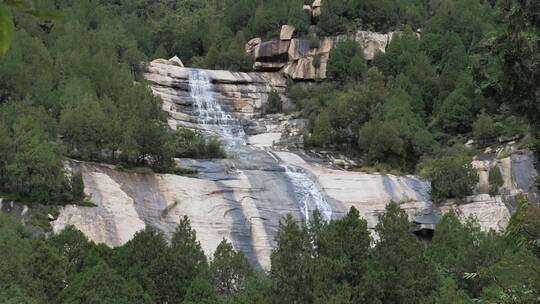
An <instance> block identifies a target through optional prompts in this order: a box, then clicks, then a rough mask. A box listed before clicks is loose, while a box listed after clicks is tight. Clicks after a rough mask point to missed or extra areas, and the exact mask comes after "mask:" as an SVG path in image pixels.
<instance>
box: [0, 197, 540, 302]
mask: <svg viewBox="0 0 540 304" xmlns="http://www.w3.org/2000/svg"><path fill="white" fill-rule="evenodd" d="M539 217H540V208H538V207H536V206H533V205H531V204H528V203H527V201H526V200H523V201H522V205H521V208H520V210H519V211H518V212H517V213H516V214H515V215H514V217H513V218H512V220H511V222H510V226H509V228H508V229H507V231H506V232H505V233H503V234H496V233H493V232H489V233H487V232H481V231H480V228H479V226H478V224H477V223H476V221H475V220H474V219H469V220H467V222H466V223H464V224H462V223H461V222H460V221H459V220H458V217H457V216H456V215H455V214H454V213H448V214H446V215H445V216H444V217H443V219H442V221H441V222H440V224H439V225H438V227H437V232H436V234H435V237H434V238H433V240H432V242H431V243H429V244H427V245H426V244H423V243H421V242H420V241H418V240H417V239H416V237H415V235H414V234H412V233H411V232H410V230H409V229H410V224H409V220H408V217H407V215H406V214H405V212H404V211H402V210H401V209H400V207H399V205H398V204H396V203H391V204H389V205H388V206H387V208H386V212H385V213H384V214H381V215H380V217H379V223H378V224H377V226H376V227H375V232H376V233H377V235H378V237H377V238H376V239H373V238H372V237H371V234H370V231H369V230H368V229H367V222H366V221H365V220H363V219H361V218H360V217H359V213H358V211H357V210H356V209H354V208H352V209H351V210H350V212H349V213H348V214H347V215H346V216H345V217H343V218H341V219H339V220H334V221H331V222H329V223H327V222H324V221H323V220H322V219H321V216H320V215H318V214H317V213H315V214H314V216H313V219H312V220H311V221H310V222H309V223H308V225H305V226H302V225H299V224H298V223H296V222H295V220H294V219H293V218H292V217H287V218H285V219H284V220H283V221H282V223H281V225H280V228H279V232H278V234H277V237H276V241H277V248H276V249H275V250H274V252H273V253H272V256H271V261H272V268H271V270H270V272H268V273H263V272H262V271H260V270H256V269H253V268H252V267H251V266H250V264H249V263H248V262H247V260H246V259H245V258H244V255H243V254H242V253H241V252H236V251H234V250H233V247H232V245H231V244H230V243H228V242H227V241H225V240H223V242H222V243H221V244H220V245H219V246H218V247H217V248H216V249H215V252H214V254H213V257H212V258H211V259H210V260H207V258H206V256H205V254H204V252H203V251H202V249H201V246H200V244H199V242H198V241H197V239H196V233H195V231H194V230H192V229H191V227H190V222H189V220H188V219H187V218H184V219H183V220H182V221H181V223H180V225H179V226H178V228H177V230H176V232H175V233H174V235H173V236H172V240H171V242H170V243H168V242H167V241H165V238H164V236H163V235H162V234H160V233H158V232H157V231H156V230H155V229H153V228H152V227H147V228H146V229H145V230H143V231H140V232H138V233H137V234H136V235H135V237H134V238H133V239H132V240H131V241H129V242H128V243H126V244H125V245H123V246H122V247H118V248H115V249H110V248H109V247H107V246H105V245H96V244H94V243H93V242H91V241H89V240H88V239H87V238H86V237H85V236H84V235H83V234H82V233H81V232H79V231H78V230H76V229H75V228H68V229H66V230H64V231H63V232H62V233H60V234H58V235H56V236H53V237H51V238H49V239H42V238H38V239H35V238H34V237H32V234H30V233H29V232H28V231H27V230H25V228H24V227H22V226H21V224H20V223H18V222H17V221H16V220H13V219H11V218H8V217H6V216H4V215H0V259H1V261H2V262H1V263H0V271H1V273H2V274H3V275H2V276H0V302H2V303H14V304H15V303H17V304H37V303H74V304H75V303H81V304H83V303H126V304H127V303H131V304H132V303H184V304H187V303H199V304H203V303H204V304H214V303H215V304H217V303H246V304H247V303H250V304H252V303H276V304H277V303H335V304H338V303H339V304H346V303H396V304H397V303H400V304H406V303H438V304H445V303H447V304H456V303H463V304H465V303H509V304H510V303H519V304H527V303H530V304H534V303H538V301H540V250H539V248H540V247H539V246H538V239H540V226H539V223H538V218H539ZM372 245H373V246H372Z"/></svg>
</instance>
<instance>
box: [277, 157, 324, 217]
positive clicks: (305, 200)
mask: <svg viewBox="0 0 540 304" xmlns="http://www.w3.org/2000/svg"><path fill="white" fill-rule="evenodd" d="M282 167H284V168H285V172H286V173H287V176H288V177H289V179H290V180H291V183H292V184H293V186H294V192H295V194H296V198H297V200H298V201H299V202H300V203H301V204H302V207H301V211H302V214H303V215H304V219H305V220H306V222H307V221H309V219H310V215H311V213H312V212H313V211H314V210H316V209H318V210H319V211H320V212H321V215H322V218H323V220H325V221H327V222H328V221H330V220H331V219H332V207H330V204H328V202H327V201H326V199H325V198H324V195H323V194H322V192H321V190H320V189H319V187H317V185H316V184H315V183H314V182H313V180H311V178H309V176H308V175H307V174H306V173H305V172H304V170H303V169H302V168H298V167H294V166H290V165H282Z"/></svg>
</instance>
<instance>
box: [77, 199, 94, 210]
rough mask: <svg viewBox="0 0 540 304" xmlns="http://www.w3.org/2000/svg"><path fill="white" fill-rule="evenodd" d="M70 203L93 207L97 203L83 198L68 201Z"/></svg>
mask: <svg viewBox="0 0 540 304" xmlns="http://www.w3.org/2000/svg"><path fill="white" fill-rule="evenodd" d="M70 205H75V206H81V207H93V208H94V207H97V206H98V205H96V204H94V203H93V202H92V201H90V200H87V199H85V200H84V201H80V202H73V203H70Z"/></svg>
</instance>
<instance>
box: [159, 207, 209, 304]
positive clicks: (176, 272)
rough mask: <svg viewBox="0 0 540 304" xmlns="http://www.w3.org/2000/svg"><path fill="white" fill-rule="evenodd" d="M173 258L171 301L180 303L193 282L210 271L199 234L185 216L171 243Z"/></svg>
mask: <svg viewBox="0 0 540 304" xmlns="http://www.w3.org/2000/svg"><path fill="white" fill-rule="evenodd" d="M171 246H172V248H171V257H172V260H173V262H172V263H171V264H170V265H168V267H169V269H170V272H171V276H172V278H171V282H169V285H170V293H171V299H172V300H174V301H179V300H180V299H183V298H184V295H185V294H186V292H187V289H188V288H189V286H190V284H191V282H192V281H193V280H194V279H195V278H196V277H197V276H198V275H199V274H203V273H205V272H206V271H207V269H208V264H207V260H206V255H205V254H204V251H203V250H202V248H201V244H200V243H199V241H197V234H196V232H195V230H193V229H192V228H191V222H190V220H189V218H188V217H187V216H184V218H183V219H182V220H180V223H179V224H178V227H177V228H176V232H175V233H174V235H173V237H172V241H171Z"/></svg>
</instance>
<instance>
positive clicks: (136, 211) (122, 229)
mask: <svg viewBox="0 0 540 304" xmlns="http://www.w3.org/2000/svg"><path fill="white" fill-rule="evenodd" d="M179 162H180V163H181V165H182V166H183V167H188V168H194V169H197V170H198V171H199V174H197V175H193V176H177V175H169V174H134V173H125V172H119V171H116V170H114V169H113V168H112V167H110V166H103V165H98V164H91V163H84V162H77V161H71V162H70V167H71V168H72V169H73V170H78V171H81V172H82V173H83V179H84V182H85V186H86V187H85V190H86V191H87V193H88V194H89V195H90V196H91V197H92V201H93V202H94V203H95V204H96V205H97V207H80V206H66V207H63V208H62V209H61V212H60V216H59V217H58V218H57V220H56V221H54V222H53V228H54V231H55V232H59V231H61V230H62V229H64V228H65V227H67V226H68V225H75V226H76V227H77V228H78V229H79V230H81V231H82V232H83V233H85V234H86V235H87V236H88V237H89V238H90V239H92V240H94V241H96V242H99V243H105V244H107V245H109V246H119V245H122V244H124V243H125V242H127V241H128V240H129V239H131V237H133V235H134V234H135V233H136V232H137V231H138V230H140V229H143V228H144V227H145V225H152V226H154V227H156V228H157V229H159V230H160V231H162V232H163V233H164V234H165V235H166V236H167V237H168V238H170V237H171V236H172V234H173V233H174V231H175V229H176V226H177V225H178V223H179V220H180V219H181V218H182V217H183V216H184V215H187V216H188V217H189V218H190V220H191V223H192V226H193V228H194V229H195V230H196V231H197V238H198V239H199V240H200V241H201V244H202V246H203V249H204V250H205V252H206V253H207V254H209V255H210V254H212V252H213V251H214V250H215V248H216V246H217V245H218V244H219V242H220V241H221V240H222V239H223V238H226V239H228V240H229V241H231V242H232V243H233V245H234V246H235V248H236V249H238V250H242V251H243V252H244V253H245V254H246V256H247V257H248V259H249V260H250V261H251V263H252V264H254V265H256V266H258V267H262V268H264V269H268V268H269V266H270V260H269V257H270V253H271V250H272V249H273V248H274V246H275V241H274V237H275V235H276V233H277V229H278V227H279V221H280V220H281V219H282V218H283V217H284V216H285V215H287V214H291V215H293V216H294V217H295V218H296V219H298V220H299V221H303V220H304V219H305V218H304V214H303V208H304V206H303V205H301V204H300V203H299V201H298V200H297V199H296V193H295V192H294V187H293V185H292V184H291V180H290V179H289V177H288V176H287V173H286V172H285V169H284V165H290V166H295V167H298V168H302V170H304V172H305V173H306V174H308V175H309V176H310V177H311V178H312V179H313V180H314V181H315V182H316V184H317V185H318V187H319V188H320V189H321V190H322V192H323V193H324V196H325V197H326V200H327V202H328V203H329V205H330V206H331V209H332V218H339V217H341V216H343V215H344V214H345V213H346V212H347V211H348V209H349V208H350V207H352V206H354V207H355V208H357V209H358V210H359V212H360V214H361V216H362V217H363V218H365V219H366V220H367V222H368V227H369V228H370V229H372V228H374V227H375V225H376V224H377V221H378V216H379V214H381V213H382V212H384V210H385V207H386V205H387V204H388V203H389V202H390V201H395V202H400V203H401V207H402V208H403V209H404V210H405V211H406V212H407V214H408V215H409V217H410V219H411V221H414V220H415V219H418V218H421V217H426V216H433V215H436V216H439V217H440V215H441V214H442V213H444V212H447V211H449V210H454V211H455V212H456V213H457V214H458V215H460V216H461V217H463V218H466V217H468V216H470V215H472V216H476V217H477V218H478V219H479V223H480V225H481V227H482V228H483V229H484V230H489V229H495V230H500V229H503V228H504V227H505V226H506V224H507V223H508V220H509V218H510V215H511V213H510V210H509V209H508V208H506V206H505V204H504V202H503V201H502V199H501V198H500V197H496V198H493V197H490V196H489V195H481V196H476V197H471V198H470V199H469V201H468V202H467V203H465V204H459V205H458V204H455V203H451V202H450V203H448V204H446V205H443V206H441V207H438V206H435V205H433V204H432V203H431V202H430V200H429V189H430V187H429V183H427V182H424V181H421V180H419V179H418V178H416V177H414V176H393V175H382V174H367V173H359V172H350V171H342V170H334V169H329V168H325V167H321V166H317V165H314V164H311V163H309V162H306V161H305V160H304V159H303V158H301V157H300V156H299V155H298V154H295V153H291V152H275V151H274V152H272V151H268V152H267V151H264V150H263V149H254V150H253V151H252V152H251V153H248V154H245V155H243V156H242V157H241V158H238V159H227V160H208V161H197V160H190V159H184V160H179ZM309 211H310V212H311V211H313V210H309Z"/></svg>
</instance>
